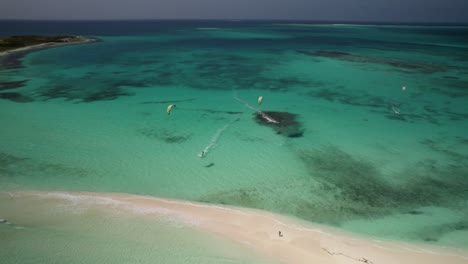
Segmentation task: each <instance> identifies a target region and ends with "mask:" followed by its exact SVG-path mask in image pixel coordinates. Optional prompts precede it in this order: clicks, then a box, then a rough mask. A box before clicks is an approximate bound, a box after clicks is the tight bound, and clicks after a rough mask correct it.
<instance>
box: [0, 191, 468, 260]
mask: <svg viewBox="0 0 468 264" xmlns="http://www.w3.org/2000/svg"><path fill="white" fill-rule="evenodd" d="M0 197H2V199H4V198H5V197H10V198H11V199H26V200H28V199H31V198H32V200H31V201H40V203H44V202H45V203H50V204H51V205H53V204H55V203H57V202H59V203H61V202H64V201H65V202H66V201H71V202H73V203H74V204H76V203H77V202H78V203H80V204H84V205H86V206H88V205H89V206H91V207H93V206H97V207H98V208H99V207H100V206H102V209H105V208H110V207H111V208H112V209H113V210H114V209H116V210H119V211H122V210H128V212H129V214H132V213H133V214H135V217H141V212H150V213H145V217H146V216H147V217H152V216H154V215H155V214H156V215H157V214H164V215H166V216H167V215H170V217H171V219H173V220H175V221H178V222H180V223H182V224H186V225H189V226H193V227H194V228H195V229H197V230H201V231H204V232H208V233H211V234H214V235H217V236H220V237H223V238H225V239H228V240H231V241H233V242H238V243H242V244H247V245H248V246H249V247H251V248H252V249H253V250H254V251H256V252H258V253H259V254H260V255H263V256H264V257H265V258H266V259H270V260H272V261H278V260H279V261H280V262H284V263H298V264H302V263H360V262H361V263H379V264H380V263H412V264H414V263H425V264H430V263H434V264H435V263H451V264H456V263H460V264H462V263H465V264H466V263H468V252H467V251H466V250H463V249H449V248H442V247H434V246H429V245H421V244H410V243H404V242H396V241H379V240H375V239H371V238H364V237H360V236H358V235H354V234H349V233H345V232H342V231H339V230H336V229H333V228H329V227H324V226H320V225H316V224H311V223H307V222H304V221H301V220H298V219H294V218H290V217H285V216H281V215H277V214H273V213H269V212H265V211H261V210H253V209H246V208H236V207H230V206H229V207H228V206H217V205H208V204H202V203H194V202H188V201H180V200H172V199H159V198H154V197H149V196H138V195H129V194H118V193H91V192H43V191H21V192H8V193H6V192H4V193H0ZM109 205H112V206H109ZM139 215H140V216H139ZM2 217H3V216H2ZM115 228H118V227H115ZM279 231H281V234H282V236H279Z"/></svg>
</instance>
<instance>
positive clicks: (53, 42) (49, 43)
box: [0, 35, 97, 56]
mask: <svg viewBox="0 0 468 264" xmlns="http://www.w3.org/2000/svg"><path fill="white" fill-rule="evenodd" d="M96 40H97V39H95V38H88V37H82V36H69V35H58V36H9V37H0V56H1V55H6V54H9V53H11V52H14V51H23V50H28V49H33V48H50V47H56V46H61V45H69V44H79V43H85V42H93V41H96Z"/></svg>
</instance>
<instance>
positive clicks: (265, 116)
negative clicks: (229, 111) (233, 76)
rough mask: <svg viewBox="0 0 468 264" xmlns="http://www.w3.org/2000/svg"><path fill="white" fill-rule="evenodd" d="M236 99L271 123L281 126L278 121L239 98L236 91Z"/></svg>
mask: <svg viewBox="0 0 468 264" xmlns="http://www.w3.org/2000/svg"><path fill="white" fill-rule="evenodd" d="M233 97H234V99H235V100H236V101H238V102H241V103H242V104H243V105H245V106H246V107H247V108H250V109H251V110H254V111H255V112H257V113H259V114H260V115H262V117H263V118H264V119H265V120H266V121H268V122H270V123H274V124H279V122H278V121H276V120H275V119H273V118H272V117H271V116H269V115H267V114H265V113H264V112H263V111H262V110H260V109H258V108H256V107H254V106H252V105H251V104H249V103H248V102H246V101H245V100H243V99H241V98H240V97H239V96H237V92H236V91H234V95H233Z"/></svg>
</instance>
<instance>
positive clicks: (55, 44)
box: [0, 37, 97, 57]
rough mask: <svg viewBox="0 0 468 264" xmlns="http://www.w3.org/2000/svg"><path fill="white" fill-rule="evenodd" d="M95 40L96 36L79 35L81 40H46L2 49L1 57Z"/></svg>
mask: <svg viewBox="0 0 468 264" xmlns="http://www.w3.org/2000/svg"><path fill="white" fill-rule="evenodd" d="M95 41H97V39H95V38H86V37H79V40H75V41H71V42H46V43H41V44H37V45H31V46H26V47H21V48H17V49H11V50H7V51H2V52H0V57H2V56H6V55H8V54H11V53H15V52H22V51H23V52H27V51H34V50H40V49H48V48H53V47H60V46H67V45H75V44H83V43H90V42H95Z"/></svg>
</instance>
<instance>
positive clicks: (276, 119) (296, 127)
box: [255, 111, 304, 138]
mask: <svg viewBox="0 0 468 264" xmlns="http://www.w3.org/2000/svg"><path fill="white" fill-rule="evenodd" d="M255 121H256V122H257V123H258V124H260V125H264V126H269V127H272V128H273V129H274V130H275V131H276V133H278V134H281V135H284V136H286V137H290V138H298V137H302V136H303V134H304V129H303V127H302V123H300V122H299V121H298V120H297V115H296V114H293V113H289V112H275V111H266V112H257V113H255Z"/></svg>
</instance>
